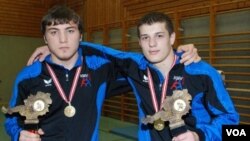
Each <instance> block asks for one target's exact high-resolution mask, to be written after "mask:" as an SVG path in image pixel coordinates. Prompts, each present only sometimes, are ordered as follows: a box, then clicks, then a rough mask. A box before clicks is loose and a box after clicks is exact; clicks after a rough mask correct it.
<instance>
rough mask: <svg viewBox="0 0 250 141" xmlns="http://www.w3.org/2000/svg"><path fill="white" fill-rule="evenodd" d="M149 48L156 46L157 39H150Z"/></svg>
mask: <svg viewBox="0 0 250 141" xmlns="http://www.w3.org/2000/svg"><path fill="white" fill-rule="evenodd" d="M149 46H150V47H155V46H156V40H155V38H150V39H149Z"/></svg>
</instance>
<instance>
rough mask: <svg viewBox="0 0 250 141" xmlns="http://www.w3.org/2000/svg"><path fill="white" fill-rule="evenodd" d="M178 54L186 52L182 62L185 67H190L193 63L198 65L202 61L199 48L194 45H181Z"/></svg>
mask: <svg viewBox="0 0 250 141" xmlns="http://www.w3.org/2000/svg"><path fill="white" fill-rule="evenodd" d="M177 52H184V53H183V54H182V56H181V57H182V58H181V60H180V62H181V63H184V65H189V64H191V63H193V62H195V63H197V62H199V61H200V60H201V57H200V56H199V55H198V51H197V48H195V47H194V45H193V44H187V45H181V46H179V47H178V48H177Z"/></svg>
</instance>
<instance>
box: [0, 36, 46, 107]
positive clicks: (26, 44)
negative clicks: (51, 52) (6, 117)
mask: <svg viewBox="0 0 250 141" xmlns="http://www.w3.org/2000/svg"><path fill="white" fill-rule="evenodd" d="M43 44H44V43H43V40H42V38H32V37H18V36H5V35H0V80H1V83H0V106H2V104H6V103H8V101H9V100H10V96H11V93H12V87H13V84H14V80H15V78H16V75H17V73H18V72H19V71H20V70H21V69H22V68H23V67H24V66H25V65H26V62H27V61H28V58H29V56H30V55H31V53H32V52H33V51H34V50H35V48H36V47H38V46H41V45H43Z"/></svg>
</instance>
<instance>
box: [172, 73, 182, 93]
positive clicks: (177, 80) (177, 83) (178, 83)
mask: <svg viewBox="0 0 250 141" xmlns="http://www.w3.org/2000/svg"><path fill="white" fill-rule="evenodd" d="M173 80H174V81H173V84H172V85H171V87H170V88H171V90H182V89H183V87H182V86H183V84H184V78H183V76H174V77H173Z"/></svg>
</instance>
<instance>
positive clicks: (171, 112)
mask: <svg viewBox="0 0 250 141" xmlns="http://www.w3.org/2000/svg"><path fill="white" fill-rule="evenodd" d="M191 99H192V97H191V95H190V94H189V93H188V91H187V89H184V90H175V91H173V95H172V96H167V97H166V99H165V100H164V102H163V104H162V105H163V106H162V109H161V110H159V111H158V112H156V113H155V114H154V115H152V116H150V115H147V117H146V118H144V119H142V123H144V124H148V123H151V124H154V128H155V129H156V130H158V131H161V130H163V129H164V127H165V121H169V127H170V130H171V131H173V130H175V129H177V128H179V127H182V126H185V123H184V121H183V120H182V116H183V115H185V114H187V113H188V112H189V110H190V109H191V107H190V100H191Z"/></svg>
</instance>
